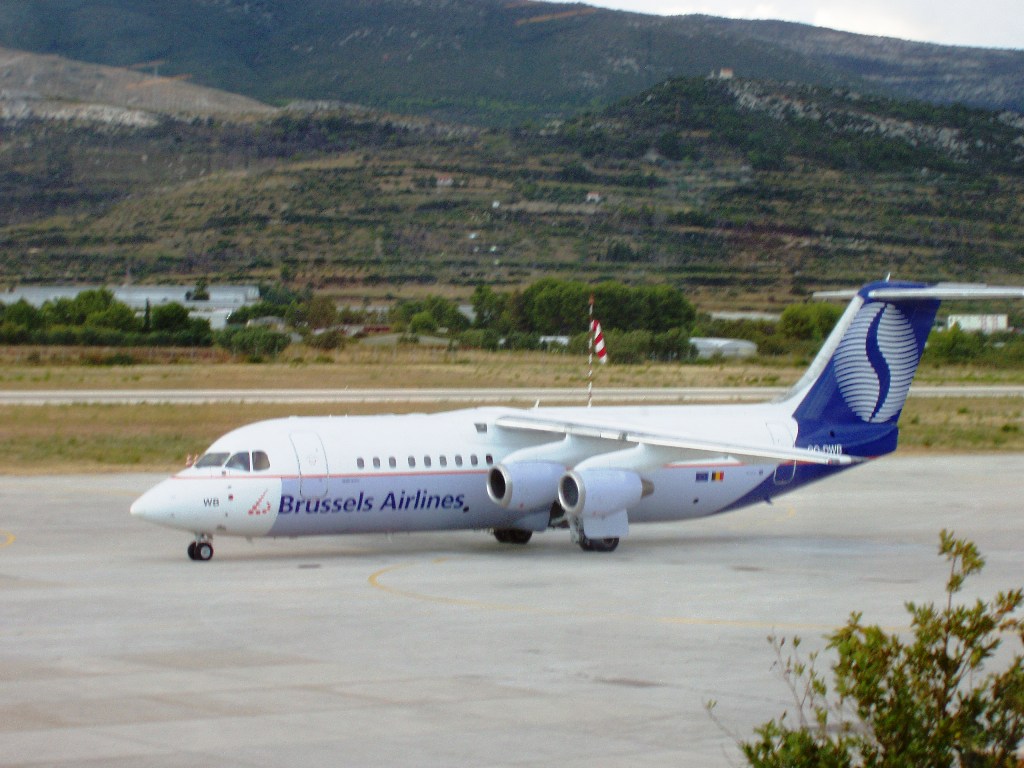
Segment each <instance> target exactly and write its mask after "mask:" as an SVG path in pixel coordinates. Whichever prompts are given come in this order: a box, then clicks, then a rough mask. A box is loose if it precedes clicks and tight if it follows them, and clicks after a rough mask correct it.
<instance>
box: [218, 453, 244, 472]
mask: <svg viewBox="0 0 1024 768" xmlns="http://www.w3.org/2000/svg"><path fill="white" fill-rule="evenodd" d="M224 468H225V469H240V470H242V471H243V472H248V471H249V454H248V453H244V452H243V453H236V454H235V455H234V456H232V457H231V458H230V459H228V463H227V464H225V465H224Z"/></svg>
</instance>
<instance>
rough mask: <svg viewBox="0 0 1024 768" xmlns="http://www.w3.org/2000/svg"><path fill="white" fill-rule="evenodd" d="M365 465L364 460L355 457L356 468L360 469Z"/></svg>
mask: <svg viewBox="0 0 1024 768" xmlns="http://www.w3.org/2000/svg"><path fill="white" fill-rule="evenodd" d="M365 466H366V462H365V461H363V460H362V459H356V468H357V469H362V468H363V467H365Z"/></svg>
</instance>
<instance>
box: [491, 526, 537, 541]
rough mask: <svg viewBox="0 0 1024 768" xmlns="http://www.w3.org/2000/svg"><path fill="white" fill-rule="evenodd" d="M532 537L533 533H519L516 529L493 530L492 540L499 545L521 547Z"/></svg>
mask: <svg viewBox="0 0 1024 768" xmlns="http://www.w3.org/2000/svg"><path fill="white" fill-rule="evenodd" d="M532 537H533V531H520V530H518V529H516V528H495V529H494V538H496V539H497V540H498V542H499V543H501V544H519V545H523V544H526V543H527V542H529V541H530V539H531V538H532Z"/></svg>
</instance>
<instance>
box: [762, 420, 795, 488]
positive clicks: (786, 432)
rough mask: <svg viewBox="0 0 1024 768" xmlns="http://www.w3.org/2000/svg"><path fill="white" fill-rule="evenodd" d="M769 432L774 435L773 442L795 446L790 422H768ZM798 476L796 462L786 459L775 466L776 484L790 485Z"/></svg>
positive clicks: (786, 446)
mask: <svg viewBox="0 0 1024 768" xmlns="http://www.w3.org/2000/svg"><path fill="white" fill-rule="evenodd" d="M767 426H768V432H769V434H770V435H771V436H772V443H774V444H775V445H777V446H779V447H780V448H791V447H792V446H793V432H792V430H791V429H790V427H789V425H788V424H784V423H782V422H780V421H770V422H768V425H767ZM795 476H796V462H795V461H785V462H783V463H782V464H779V465H778V466H777V467H775V477H774V480H775V484H776V485H789V484H790V483H791V482H793V478H794V477H795Z"/></svg>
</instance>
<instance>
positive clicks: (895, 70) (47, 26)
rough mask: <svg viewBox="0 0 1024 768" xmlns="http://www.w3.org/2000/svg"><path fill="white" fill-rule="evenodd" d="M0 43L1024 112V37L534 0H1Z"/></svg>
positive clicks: (244, 65) (411, 99)
mask: <svg viewBox="0 0 1024 768" xmlns="http://www.w3.org/2000/svg"><path fill="white" fill-rule="evenodd" d="M0 44H3V45H7V46H10V47H13V48H20V49H25V50H29V51H33V52H36V53H46V54H56V55H60V56H64V57H68V58H72V59H76V60H81V61H86V62H91V63H95V64H104V65H110V66H119V67H135V68H136V69H137V70H138V71H139V75H140V77H141V76H143V75H144V74H145V71H148V70H152V69H158V70H159V74H160V75H164V76H170V77H175V78H184V77H187V78H188V79H189V81H190V82H191V83H197V84H203V85H206V86H211V87H215V88H220V89H225V90H228V91H232V92H236V93H239V94H244V95H246V96H248V97H250V98H254V99H257V100H259V101H263V102H267V103H274V104H277V105H282V104H284V103H287V102H290V101H292V100H295V99H327V100H335V101H340V102H354V103H359V104H365V105H368V106H374V107H379V108H385V109H389V110H392V111H396V112H403V113H420V114H424V113H425V114H432V115H435V116H443V117H445V118H447V119H455V120H458V121H462V122H467V123H477V124H521V123H524V122H526V121H530V120H534V121H536V120H547V119H550V118H552V117H561V116H565V115H567V114H571V113H576V112H579V111H580V110H583V109H594V108H599V107H601V106H603V105H607V104H610V103H613V102H614V101H616V100H617V99H620V98H622V97H625V96H629V95H633V94H636V93H638V92H640V91H641V90H643V89H644V88H648V87H651V86H653V85H655V84H656V83H659V82H662V81H664V80H666V79H669V78H671V77H678V76H704V75H707V74H708V73H709V72H712V71H714V72H721V71H723V70H724V71H731V72H733V73H734V74H735V75H736V76H738V77H742V78H747V79H761V80H775V81H793V82H797V83H804V84H818V85H826V86H842V87H846V88H851V89H856V90H860V91H864V92H867V93H881V94H886V95H891V96H896V97H902V98H923V99H926V100H930V101H933V102H936V103H952V102H959V103H964V104H968V105H975V106H984V107H986V108H990V109H1008V110H1015V111H1024V51H1005V50H984V49H973V48H957V47H949V46H938V45H927V44H922V43H910V42H905V41H899V40H891V39H885V38H873V37H865V36H861V35H852V34H846V33H840V32H834V31H830V30H823V29H817V28H814V27H808V26H804V25H798V24H784V23H778V22H759V21H758V22H754V21H734V20H727V19H718V18H712V17H708V16H679V17H655V16H645V15H639V14H631V13H622V12H617V11H608V10H601V9H596V8H592V7H588V6H585V5H580V4H573V5H568V4H551V3H538V2H530V0H431V2H423V1H422V0H304V1H303V2H301V3H295V2H290V1H289V0H180V1H179V2H175V3H165V2H157V1H156V0H75V2H68V1H67V0H5V2H4V3H3V4H2V5H0Z"/></svg>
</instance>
